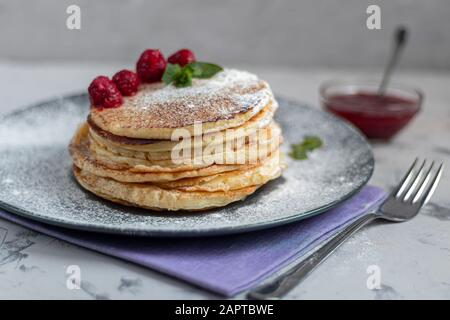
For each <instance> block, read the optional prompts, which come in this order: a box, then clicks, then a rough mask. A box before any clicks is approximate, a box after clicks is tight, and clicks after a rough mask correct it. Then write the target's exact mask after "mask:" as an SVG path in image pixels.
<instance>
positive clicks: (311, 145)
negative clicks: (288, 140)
mask: <svg viewBox="0 0 450 320" xmlns="http://www.w3.org/2000/svg"><path fill="white" fill-rule="evenodd" d="M322 145H323V142H322V140H321V139H320V138H319V137H316V136H305V137H304V139H303V141H302V142H300V143H295V144H292V145H291V152H290V153H289V156H290V157H291V158H293V159H295V160H305V159H307V158H308V152H311V151H313V150H315V149H318V148H320V147H321V146H322Z"/></svg>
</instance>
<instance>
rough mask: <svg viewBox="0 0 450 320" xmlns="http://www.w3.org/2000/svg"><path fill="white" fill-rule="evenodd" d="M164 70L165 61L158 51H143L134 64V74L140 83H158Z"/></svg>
mask: <svg viewBox="0 0 450 320" xmlns="http://www.w3.org/2000/svg"><path fill="white" fill-rule="evenodd" d="M165 69H166V60H165V59H164V56H163V55H162V53H161V52H160V51H159V50H153V49H147V50H145V51H144V52H142V54H141V56H140V57H139V60H138V62H137V63H136V72H137V74H138V76H139V78H140V79H141V81H142V82H157V81H160V80H161V78H162V75H163V73H164V70H165Z"/></svg>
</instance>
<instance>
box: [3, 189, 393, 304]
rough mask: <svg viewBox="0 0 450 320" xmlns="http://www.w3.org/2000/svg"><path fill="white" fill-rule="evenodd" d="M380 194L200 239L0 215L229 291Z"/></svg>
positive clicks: (332, 229)
mask: <svg viewBox="0 0 450 320" xmlns="http://www.w3.org/2000/svg"><path fill="white" fill-rule="evenodd" d="M384 195H385V193H384V192H383V191H382V190H380V189H378V188H376V187H372V186H366V187H364V188H363V189H362V190H361V191H360V192H359V193H358V194H356V195H355V196H353V197H352V198H351V199H349V200H347V201H345V202H344V203H342V204H341V205H340V206H339V207H336V208H334V209H331V210H329V211H328V212H326V213H323V214H321V215H318V216H315V217H311V218H309V219H305V220H302V221H299V222H296V223H292V224H289V225H286V226H281V227H276V228H272V229H268V230H263V231H256V232H250V233H244V234H238V235H229V236H221V237H210V238H208V241H205V239H204V238H183V239H163V238H132V237H123V236H114V235H105V234H99V233H91V232H86V231H76V230H69V229H65V228H60V227H55V226H51V225H47V224H44V223H40V222H36V221H33V220H29V219H26V218H22V217H19V216H17V215H15V214H12V213H9V212H6V211H2V210H1V209H0V218H4V219H7V220H10V221H12V222H15V223H17V224H20V225H22V226H25V227H27V228H30V229H32V230H35V231H38V232H42V233H44V234H47V235H50V236H53V237H55V238H58V239H62V240H65V241H67V242H70V243H73V244H76V245H79V246H82V247H85V248H89V249H92V250H95V251H98V252H101V253H104V254H108V255H111V256H114V257H118V258H121V259H124V260H128V261H131V262H135V263H137V264H139V265H142V266H145V267H148V268H151V269H154V270H157V271H160V272H163V273H166V274H168V275H171V276H173V277H176V278H179V279H182V280H185V281H187V282H190V283H192V284H195V285H197V286H199V287H202V288H205V289H208V290H210V291H213V292H216V293H219V294H221V295H224V296H233V295H235V294H236V293H238V292H240V291H243V290H246V289H248V288H250V287H252V286H254V285H255V284H257V283H259V282H260V281H261V280H262V279H264V278H266V277H268V276H269V275H271V274H272V273H273V272H275V271H277V270H279V269H280V268H282V267H283V266H285V265H287V264H288V263H289V262H291V261H293V260H294V259H297V258H299V257H300V256H302V255H304V254H305V253H307V252H308V251H309V250H310V249H312V248H314V247H316V246H317V245H319V244H320V243H321V242H323V241H324V240H326V239H327V238H329V237H330V236H332V235H333V234H335V233H336V232H337V231H338V230H339V229H340V228H342V227H343V226H344V225H346V224H348V223H349V222H351V221H352V220H353V219H355V218H356V217H358V216H359V215H361V214H362V213H364V212H366V211H367V210H368V209H370V208H372V207H374V206H376V205H377V204H378V203H379V202H380V201H381V199H383V198H384Z"/></svg>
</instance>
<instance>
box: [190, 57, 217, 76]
mask: <svg viewBox="0 0 450 320" xmlns="http://www.w3.org/2000/svg"><path fill="white" fill-rule="evenodd" d="M184 68H189V69H191V70H192V76H193V77H194V78H201V79H205V78H211V77H212V76H214V75H215V74H216V73H218V72H220V71H223V68H222V67H221V66H218V65H217V64H213V63H208V62H200V61H198V62H192V63H189V64H187V65H186V66H184Z"/></svg>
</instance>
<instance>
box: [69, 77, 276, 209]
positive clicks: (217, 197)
mask: <svg viewBox="0 0 450 320" xmlns="http://www.w3.org/2000/svg"><path fill="white" fill-rule="evenodd" d="M276 109H277V103H276V101H275V99H274V97H273V94H272V91H271V90H270V87H269V86H268V84H267V83H266V82H264V81H262V80H260V79H258V77H257V76H255V75H253V74H250V73H247V72H242V71H238V70H230V69H226V70H224V71H222V72H220V73H218V74H216V75H215V76H214V77H212V78H210V79H194V80H193V83H192V86H191V87H186V88H176V87H174V86H173V85H165V84H163V83H153V84H145V85H141V87H140V88H139V91H138V92H137V94H136V95H134V96H132V97H126V98H124V102H123V104H122V105H121V106H120V107H118V108H109V109H101V108H97V107H95V106H92V107H91V109H90V114H89V117H88V119H87V122H85V123H84V124H83V125H82V126H80V128H79V129H78V130H77V132H76V133H75V135H74V137H73V138H72V141H71V143H70V147H69V148H70V153H71V156H72V159H73V162H74V166H73V172H74V175H75V177H76V179H77V181H78V182H79V183H80V184H81V185H82V186H83V187H84V188H86V189H87V190H89V191H91V192H93V193H95V194H96V195H98V196H100V197H102V198H105V199H108V200H111V201H114V202H118V203H121V204H125V205H131V206H137V207H143V208H148V209H153V210H204V209H209V208H214V207H221V206H225V205H227V204H229V203H231V202H234V201H237V200H242V199H244V198H245V197H246V196H248V195H249V194H251V193H253V192H254V191H255V190H256V189H258V188H259V187H261V186H262V185H264V184H265V183H267V182H268V181H270V180H272V179H275V178H277V177H279V176H280V174H281V171H282V169H283V163H282V161H281V159H280V153H279V145H280V143H281V139H282V138H281V130H280V128H279V127H278V125H277V124H276V123H275V122H274V121H273V115H274V113H275V111H276Z"/></svg>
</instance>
